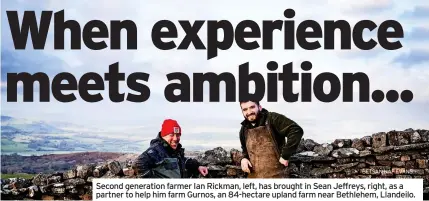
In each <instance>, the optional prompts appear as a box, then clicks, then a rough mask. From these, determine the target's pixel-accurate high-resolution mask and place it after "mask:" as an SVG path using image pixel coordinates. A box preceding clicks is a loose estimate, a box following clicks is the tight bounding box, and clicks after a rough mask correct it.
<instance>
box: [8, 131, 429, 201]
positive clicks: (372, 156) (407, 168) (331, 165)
mask: <svg viewBox="0 0 429 201" xmlns="http://www.w3.org/2000/svg"><path fill="white" fill-rule="evenodd" d="M195 158H196V159H197V160H198V161H200V162H201V163H202V164H203V165H206V166H208V168H209V174H208V175H207V176H206V177H205V178H244V177H246V175H245V173H244V172H242V171H241V168H240V160H241V159H242V154H241V152H240V151H239V150H236V149H232V150H230V151H226V150H224V149H223V148H221V147H217V148H215V149H212V150H208V151H205V152H203V153H201V154H199V155H197V156H196V157H195ZM428 159H429V131H428V130H423V129H419V130H412V129H407V130H405V131H388V132H379V133H375V134H372V135H369V136H364V137H362V138H356V139H336V140H334V141H333V142H332V143H317V142H315V141H313V140H311V139H303V140H302V141H301V143H300V145H299V147H298V150H297V153H295V154H294V155H293V156H292V157H291V159H290V161H289V166H288V167H287V171H288V172H289V177H291V178H423V179H424V192H425V193H426V192H429V183H428V181H429V163H428ZM132 164H133V163H132V161H126V162H118V161H109V162H106V163H101V164H86V165H79V166H76V167H75V168H73V169H71V170H68V171H65V172H57V173H53V174H39V175H37V176H35V177H33V178H32V179H29V180H26V179H20V178H16V179H6V180H2V181H1V191H2V192H1V193H2V199H44V200H46V199H61V200H63V199H74V200H76V199H83V200H90V199H92V197H91V195H92V183H91V182H92V179H94V178H135V174H134V172H135V171H134V170H133V168H132ZM199 178H204V177H201V176H199Z"/></svg>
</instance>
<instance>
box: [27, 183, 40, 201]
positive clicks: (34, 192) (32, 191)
mask: <svg viewBox="0 0 429 201" xmlns="http://www.w3.org/2000/svg"><path fill="white" fill-rule="evenodd" d="M39 194H40V191H39V188H38V187H37V186H36V185H33V186H30V187H28V197H30V198H34V197H37V196H38V195H39Z"/></svg>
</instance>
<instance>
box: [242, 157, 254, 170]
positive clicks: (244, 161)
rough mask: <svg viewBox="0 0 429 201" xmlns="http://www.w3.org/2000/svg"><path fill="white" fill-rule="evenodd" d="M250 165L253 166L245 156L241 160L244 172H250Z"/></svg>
mask: <svg viewBox="0 0 429 201" xmlns="http://www.w3.org/2000/svg"><path fill="white" fill-rule="evenodd" d="M249 166H250V167H252V164H251V163H250V161H249V160H248V159H247V158H243V159H242V160H241V170H243V172H247V173H250V169H249Z"/></svg>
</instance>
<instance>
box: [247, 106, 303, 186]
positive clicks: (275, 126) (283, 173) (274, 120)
mask: <svg viewBox="0 0 429 201" xmlns="http://www.w3.org/2000/svg"><path fill="white" fill-rule="evenodd" d="M240 107H241V110H242V113H243V116H244V121H243V122H242V123H241V129H240V134H239V136H240V142H241V147H242V152H243V159H242V160H241V168H242V170H243V171H244V172H247V173H248V178H286V177H288V175H287V168H286V167H287V166H288V160H289V158H290V156H291V155H292V154H293V153H294V152H295V151H296V149H297V148H298V145H299V143H300V142H301V139H302V136H303V134H304V131H303V129H302V128H301V127H300V126H299V125H298V124H297V123H296V122H294V121H293V120H291V119H289V118H287V117H286V116H284V115H282V114H279V113H275V112H269V111H268V110H266V109H264V108H262V107H261V105H260V104H259V102H252V101H247V102H240ZM285 138H287V143H286V139H285Z"/></svg>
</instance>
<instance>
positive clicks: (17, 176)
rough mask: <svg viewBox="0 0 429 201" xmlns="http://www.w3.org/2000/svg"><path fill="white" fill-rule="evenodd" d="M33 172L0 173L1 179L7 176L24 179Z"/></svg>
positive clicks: (28, 177) (31, 176)
mask: <svg viewBox="0 0 429 201" xmlns="http://www.w3.org/2000/svg"><path fill="white" fill-rule="evenodd" d="M34 176H36V175H35V174H27V173H14V174H1V178H2V179H9V178H24V179H31V178H33V177H34Z"/></svg>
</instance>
